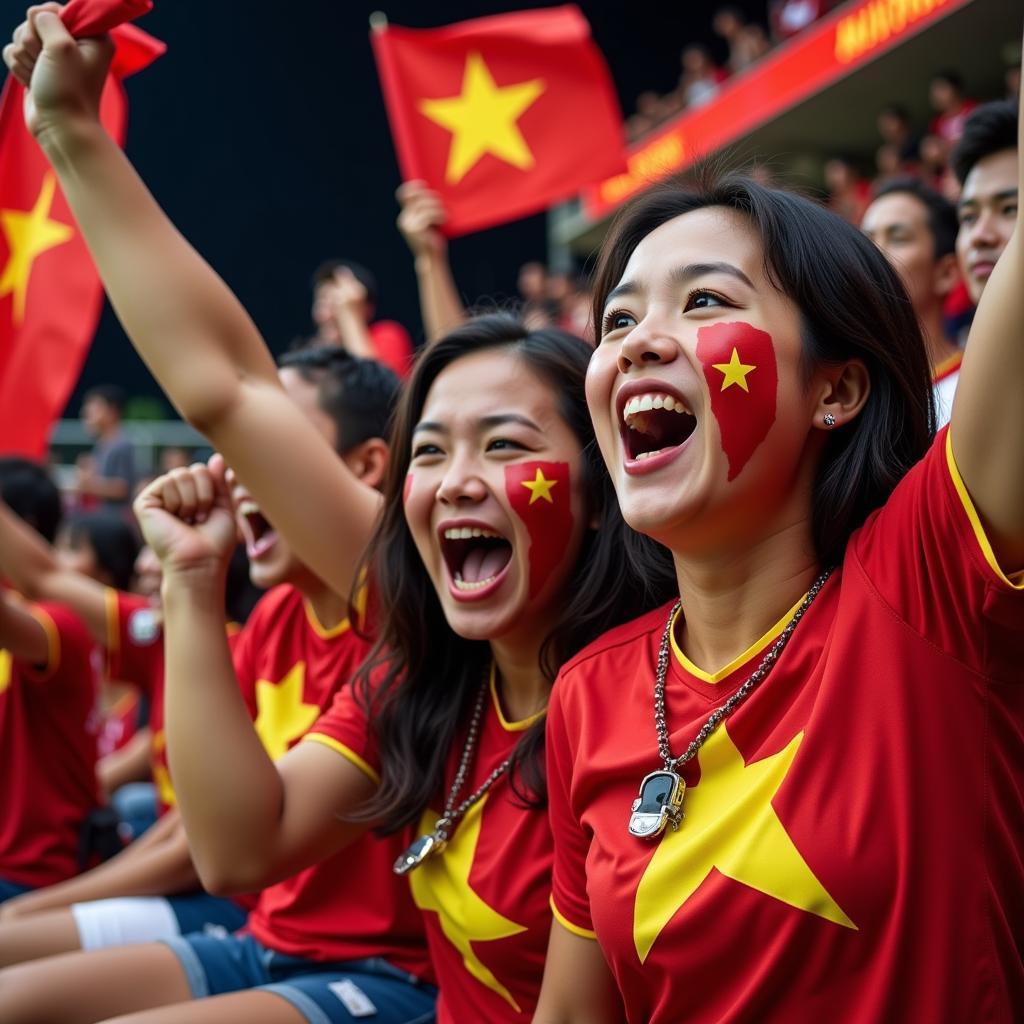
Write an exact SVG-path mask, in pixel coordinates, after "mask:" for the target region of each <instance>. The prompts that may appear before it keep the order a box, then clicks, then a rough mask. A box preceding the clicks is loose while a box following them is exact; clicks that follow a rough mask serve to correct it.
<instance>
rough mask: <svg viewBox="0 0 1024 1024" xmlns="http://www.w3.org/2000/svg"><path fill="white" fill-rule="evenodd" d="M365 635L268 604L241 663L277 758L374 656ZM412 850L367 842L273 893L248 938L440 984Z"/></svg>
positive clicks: (274, 600) (240, 646)
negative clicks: (404, 870)
mask: <svg viewBox="0 0 1024 1024" xmlns="http://www.w3.org/2000/svg"><path fill="white" fill-rule="evenodd" d="M362 611H363V610H362V609H361V610H360V614H362ZM362 632H363V630H358V631H357V630H355V629H353V628H352V627H351V624H350V622H349V620H348V619H346V620H344V621H343V622H341V623H339V624H338V625H337V626H335V627H333V628H332V629H325V628H324V627H323V626H322V625H321V624H320V623H319V622H318V621H317V618H316V614H315V612H314V611H313V608H312V607H311V606H310V605H309V603H308V602H307V601H306V600H305V599H304V598H303V597H302V595H301V594H300V593H299V591H298V590H296V589H295V588H294V587H291V586H280V587H276V588H274V589H273V590H271V591H270V592H269V593H267V594H266V595H264V597H263V598H261V600H260V602H259V604H258V605H257V606H256V608H255V609H254V610H253V612H252V615H251V616H250V617H249V620H248V622H247V623H246V626H245V629H244V630H243V631H242V634H241V636H240V638H239V640H238V642H237V643H236V645H235V651H234V661H235V671H236V674H237V675H238V680H239V684H240V686H241V688H242V693H243V695H244V696H245V697H246V701H247V703H248V704H249V708H250V712H251V713H252V715H253V719H254V721H255V725H256V731H257V732H258V733H259V735H260V739H261V740H262V741H263V745H264V746H265V747H266V749H267V750H268V751H269V753H270V754H271V756H272V757H274V758H278V757H281V756H282V755H283V754H284V753H285V752H286V751H287V750H288V749H289V748H290V747H292V746H293V745H294V744H295V743H297V742H298V741H299V740H300V739H301V738H302V737H303V736H304V735H305V734H306V733H307V732H308V731H309V729H310V727H311V726H312V725H313V723H314V722H316V720H317V719H318V718H319V717H320V714H321V712H322V711H324V710H325V709H326V708H327V706H328V705H329V704H330V703H331V701H332V699H333V697H334V695H335V693H336V692H337V691H338V690H339V688H342V687H345V686H346V684H347V683H348V681H349V679H350V678H351V677H352V675H353V674H354V672H355V670H356V668H358V666H359V664H360V663H361V662H362V660H363V658H364V657H365V656H366V654H367V653H368V651H369V649H370V642H369V641H368V640H367V639H365V637H364V636H362V635H360V634H361V633H362ZM360 767H362V768H364V770H367V766H366V765H365V764H361V765H360ZM371 777H374V778H375V776H374V775H372V773H371ZM403 848H404V846H403V842H402V837H396V838H393V839H388V840H380V839H377V838H376V837H375V836H373V835H371V834H367V835H365V836H364V837H363V838H361V839H359V840H357V841H356V842H355V843H353V844H352V845H350V846H348V847H347V848H346V849H344V850H342V851H341V852H339V853H337V854H335V855H334V856H333V857H329V858H328V859H327V860H324V861H322V862H321V863H319V864H317V865H315V866H314V867H311V868H307V869H306V870H305V871H302V872H300V873H299V874H297V875H295V876H294V877H292V878H289V879H286V880H285V881H283V882H279V883H278V884H277V885H272V886H270V887H269V888H267V889H264V890H263V891H262V892H261V893H260V895H259V898H258V900H257V902H256V905H255V907H254V908H253V909H252V910H251V911H250V913H249V921H248V924H247V925H246V930H247V931H249V932H251V933H252V934H253V935H254V936H255V937H256V938H257V939H258V940H259V941H260V942H261V943H262V944H263V945H264V946H267V947H268V948H270V949H274V950H277V951H278V952H280V953H286V954H289V955H292V956H301V957H306V958H307V959H310V960H318V961H331V960H360V959H365V958H367V957H383V958H384V959H385V960H387V961H388V962H389V963H391V964H393V965H394V966H396V967H399V968H401V969H402V970H405V971H408V972H409V973H410V974H414V975H416V976H417V977H420V978H424V979H425V980H428V981H429V980H431V975H430V969H429V963H428V959H427V952H426V945H425V940H424V936H423V921H422V917H421V915H420V914H419V912H418V911H417V910H416V908H415V906H414V905H413V903H412V900H411V898H410V897H409V894H408V892H407V891H406V889H405V886H404V885H403V884H402V883H401V882H400V881H399V879H397V878H396V877H395V876H394V874H393V873H392V870H391V865H392V864H393V863H394V861H395V858H397V857H398V855H399V854H400V853H401V852H402V849H403Z"/></svg>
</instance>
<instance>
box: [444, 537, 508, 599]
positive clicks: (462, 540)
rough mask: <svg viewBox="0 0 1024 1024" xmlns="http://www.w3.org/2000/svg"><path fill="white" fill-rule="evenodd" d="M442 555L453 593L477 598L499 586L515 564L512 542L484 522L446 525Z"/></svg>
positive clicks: (450, 589)
mask: <svg viewBox="0 0 1024 1024" xmlns="http://www.w3.org/2000/svg"><path fill="white" fill-rule="evenodd" d="M441 554H442V556H443V557H444V563H445V567H446V568H447V570H448V589H449V591H450V592H451V594H452V596H453V597H455V598H456V599H457V600H460V601H475V600H480V599H481V598H483V597H487V596H488V595H489V594H491V593H493V592H494V590H496V589H497V587H498V586H500V584H501V581H502V580H503V579H504V577H505V574H506V573H507V571H508V567H509V565H510V564H511V563H512V544H511V542H510V541H509V540H508V539H507V538H506V537H504V536H502V535H501V534H500V533H498V532H497V531H496V530H492V529H491V528H490V527H487V526H484V525H482V524H477V523H466V524H463V523H455V524H446V525H445V526H443V527H442V529H441Z"/></svg>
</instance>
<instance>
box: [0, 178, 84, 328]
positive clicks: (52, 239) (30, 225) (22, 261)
mask: <svg viewBox="0 0 1024 1024" xmlns="http://www.w3.org/2000/svg"><path fill="white" fill-rule="evenodd" d="M56 187H57V182H56V179H55V178H54V176H53V174H52V173H49V172H48V173H47V174H46V175H45V176H44V177H43V183H42V185H41V187H40V189H39V196H38V197H37V198H36V202H35V205H34V206H33V207H32V209H31V210H28V211H25V210H0V229H2V230H3V233H4V236H5V237H6V239H7V252H8V255H7V264H6V266H5V267H4V270H3V274H0V299H2V298H3V297H4V296H5V295H13V296H14V302H13V306H12V310H11V312H12V317H13V319H14V324H15V326H18V327H20V326H21V323H22V321H23V320H24V319H25V296H26V295H27V293H28V281H29V277H30V276H31V274H32V264H33V262H34V261H35V259H36V257H37V256H41V255H42V254H43V253H44V252H46V250H47V249H52V248H53V247H54V246H56V245H62V244H63V243H64V242H67V241H69V240H70V239H71V238H73V237H74V234H75V232H74V229H73V228H72V227H71V226H70V225H68V224H62V223H61V222H60V221H57V220H50V208H51V206H52V205H53V193H54V190H55V189H56Z"/></svg>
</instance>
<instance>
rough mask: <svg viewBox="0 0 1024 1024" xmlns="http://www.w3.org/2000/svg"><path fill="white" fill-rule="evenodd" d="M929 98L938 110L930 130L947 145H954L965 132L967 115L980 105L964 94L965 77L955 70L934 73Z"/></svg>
mask: <svg viewBox="0 0 1024 1024" xmlns="http://www.w3.org/2000/svg"><path fill="white" fill-rule="evenodd" d="M928 98H929V100H930V101H931V105H932V109H933V110H934V111H936V114H935V117H934V118H932V122H931V124H930V125H929V126H928V131H929V133H930V134H931V135H936V136H938V137H939V138H940V139H942V140H943V142H945V143H946V145H947V146H952V145H953V144H954V143H955V142H956V141H957V140H958V139H959V138H960V136H961V135H962V134H963V131H964V122H965V121H966V120H967V115H968V114H970V112H971V111H972V110H973V109H974V108H975V107H976V106H977V105H978V104H977V102H976V101H975V100H970V99H967V97H966V95H965V94H964V82H963V79H962V78H961V77H960V76H959V75H958V74H957V73H956V72H955V71H940V72H938V73H937V74H934V75H932V80H931V85H929V87H928Z"/></svg>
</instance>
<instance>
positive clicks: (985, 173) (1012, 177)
mask: <svg viewBox="0 0 1024 1024" xmlns="http://www.w3.org/2000/svg"><path fill="white" fill-rule="evenodd" d="M1018 169H1019V161H1018V157H1017V150H1015V149H1004V150H1001V151H1000V152H998V153H993V154H992V155H991V156H987V157H985V158H984V159H983V160H979V161H978V162H977V163H976V164H975V165H974V166H973V167H972V168H971V173H970V174H968V175H967V177H966V178H965V179H964V187H963V192H962V193H961V196H960V202H961V203H966V202H970V201H972V200H976V201H979V202H984V200H986V199H988V198H991V197H992V196H994V195H998V194H999V193H1000V192H1009V191H1014V192H1015V191H1016V190H1017V182H1018V174H1019V170H1018Z"/></svg>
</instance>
